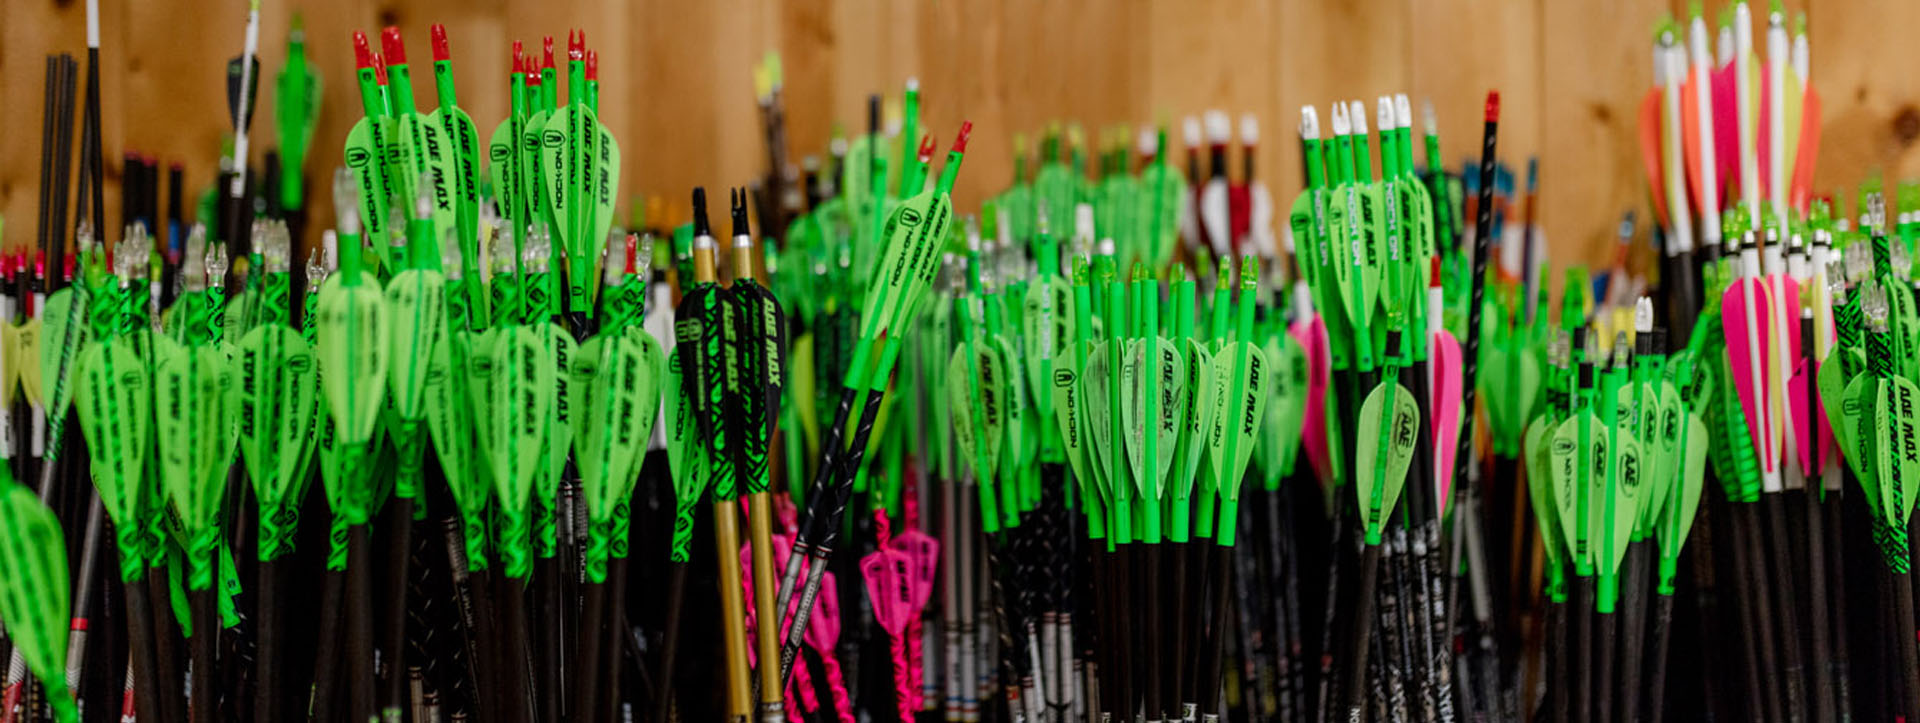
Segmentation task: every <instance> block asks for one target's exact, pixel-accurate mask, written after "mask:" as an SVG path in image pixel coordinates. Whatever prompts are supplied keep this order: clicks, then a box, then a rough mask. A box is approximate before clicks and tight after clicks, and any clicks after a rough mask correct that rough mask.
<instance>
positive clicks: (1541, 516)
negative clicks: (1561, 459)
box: [1522, 417, 1567, 565]
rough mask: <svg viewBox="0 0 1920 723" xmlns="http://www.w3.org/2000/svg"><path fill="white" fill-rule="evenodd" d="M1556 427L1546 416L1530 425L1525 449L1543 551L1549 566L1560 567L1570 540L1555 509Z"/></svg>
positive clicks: (1530, 494) (1531, 500)
mask: <svg viewBox="0 0 1920 723" xmlns="http://www.w3.org/2000/svg"><path fill="white" fill-rule="evenodd" d="M1554 430H1555V425H1554V423H1553V422H1551V421H1549V420H1548V419H1547V418H1546V417H1540V418H1537V419H1535V420H1534V421H1533V424H1530V425H1527V432H1526V435H1525V437H1524V441H1523V443H1522V444H1523V447H1524V449H1525V450H1526V453H1525V454H1526V464H1527V502H1528V503H1529V504H1530V505H1531V506H1532V508H1533V517H1534V519H1536V520H1538V521H1539V522H1540V537H1541V549H1543V550H1545V551H1546V553H1547V561H1548V563H1549V564H1553V565H1558V564H1561V562H1563V561H1564V560H1565V556H1566V554H1567V552H1566V551H1567V547H1566V545H1567V538H1566V535H1565V534H1564V533H1563V532H1562V531H1561V529H1560V524H1559V520H1560V517H1559V510H1558V508H1557V507H1555V500H1554V494H1555V490H1556V489H1557V487H1556V485H1555V484H1554V480H1553V473H1552V471H1551V470H1552V469H1553V460H1552V457H1551V455H1550V454H1549V453H1548V449H1547V448H1548V447H1549V446H1550V445H1551V444H1552V442H1553V438H1554Z"/></svg>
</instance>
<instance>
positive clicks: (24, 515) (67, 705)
mask: <svg viewBox="0 0 1920 723" xmlns="http://www.w3.org/2000/svg"><path fill="white" fill-rule="evenodd" d="M0 478H4V479H3V480H0V488H4V490H5V491H4V492H3V493H0V622H4V623H6V626H7V633H8V635H9V636H11V637H12V638H13V644H14V651H15V652H16V653H17V654H19V655H20V657H21V659H23V660H25V662H26V664H27V669H28V670H31V671H33V675H34V677H36V678H39V679H40V682H41V683H42V684H43V685H45V686H46V689H47V690H48V691H49V697H50V698H51V701H50V702H51V703H52V705H53V708H54V712H55V717H56V719H57V720H58V721H59V723H75V722H77V721H78V720H79V713H78V711H77V710H76V709H75V707H74V702H73V691H72V690H70V689H68V688H67V682H66V681H67V679H66V674H67V628H68V622H69V620H70V616H71V615H72V605H71V604H70V599H69V594H68V590H69V588H70V585H71V583H70V581H69V579H68V576H67V545H66V538H65V536H64V535H63V534H62V533H61V531H60V521H59V519H57V518H55V517H54V514H53V510H50V509H47V507H46V505H43V504H40V500H39V498H37V497H35V496H34V494H33V492H32V491H31V490H29V489H27V488H26V487H24V486H20V485H16V484H14V483H13V480H12V475H8V474H4V473H0Z"/></svg>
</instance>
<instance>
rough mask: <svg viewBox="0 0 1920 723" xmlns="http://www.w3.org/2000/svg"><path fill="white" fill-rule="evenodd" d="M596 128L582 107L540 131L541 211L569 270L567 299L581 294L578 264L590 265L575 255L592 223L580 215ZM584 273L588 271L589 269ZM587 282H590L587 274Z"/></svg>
mask: <svg viewBox="0 0 1920 723" xmlns="http://www.w3.org/2000/svg"><path fill="white" fill-rule="evenodd" d="M595 123H596V121H595V119H594V116H593V111H592V110H589V109H588V108H587V107H586V105H585V104H569V105H567V106H564V107H561V108H558V109H556V110H554V111H553V112H552V113H551V114H549V115H547V117H546V122H545V124H544V126H543V127H542V128H541V131H540V171H541V174H542V181H543V182H544V183H545V184H546V189H545V190H546V198H545V199H544V200H545V201H546V204H547V206H546V210H547V213H548V214H549V218H552V219H553V223H554V225H553V234H554V238H555V239H556V240H557V241H559V243H560V245H561V247H562V248H564V249H565V250H566V256H567V258H568V259H569V261H570V262H572V263H571V266H572V267H573V268H572V269H570V271H571V272H572V273H569V274H568V277H569V282H568V283H569V289H568V296H569V297H580V298H584V297H581V296H580V295H582V294H585V293H586V288H585V286H584V282H585V281H586V279H585V278H584V277H583V276H582V275H581V274H580V273H579V270H580V264H579V261H581V260H584V261H586V263H588V264H591V263H592V258H593V256H592V254H586V255H584V258H581V257H582V255H581V254H580V253H579V252H580V249H581V247H582V246H583V244H585V243H586V242H587V240H586V239H584V238H583V237H584V236H586V235H587V230H586V228H585V225H584V224H585V223H586V222H587V221H588V220H589V219H591V218H592V216H591V215H590V214H587V213H583V211H584V210H586V209H587V206H588V205H589V202H588V199H589V198H590V196H588V195H587V191H589V190H590V189H589V183H590V182H591V179H592V168H593V155H592V145H593V143H594V142H595V141H597V140H599V134H598V133H595V132H593V131H592V130H591V129H592V128H593V127H594V124H595ZM589 268H591V267H590V266H589ZM587 276H591V274H588V275H587Z"/></svg>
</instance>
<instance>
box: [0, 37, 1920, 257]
mask: <svg viewBox="0 0 1920 723" xmlns="http://www.w3.org/2000/svg"><path fill="white" fill-rule="evenodd" d="M1680 5H1681V4H1680V3H1679V2H1678V0H1616V1H1614V2H1606V3H1584V2H1566V1H1563V0H1253V1H1248V0H702V1H700V2H679V1H671V0H633V1H631V2H624V1H621V0H542V1H540V2H534V1H532V0H326V1H325V2H322V1H321V0H266V2H264V3H263V11H262V13H263V20H262V30H261V46H262V55H263V62H264V64H265V65H264V67H265V68H266V72H267V74H268V76H267V78H265V79H263V82H262V83H261V84H260V87H261V89H262V90H263V91H264V92H265V93H266V96H267V97H265V98H263V99H262V103H261V108H262V109H263V110H262V111H261V112H260V114H259V115H258V116H257V118H256V121H255V123H254V131H255V134H256V138H258V137H259V136H260V134H266V135H268V136H269V138H268V139H265V140H262V141H260V142H257V143H256V145H255V148H261V149H263V148H268V147H271V146H272V145H274V143H273V141H272V140H271V138H270V136H271V133H272V131H273V127H274V126H273V123H272V118H271V115H270V113H271V108H272V107H273V99H272V93H273V90H272V88H273V84H272V82H271V77H272V74H273V73H275V72H277V71H278V69H279V67H280V64H281V58H282V57H284V52H285V38H286V34H287V29H288V27H289V22H290V19H291V17H292V15H293V14H294V13H295V12H299V13H301V14H302V15H303V16H304V19H305V25H306V29H307V33H308V38H309V43H308V44H309V55H310V57H312V58H313V60H314V62H315V63H317V64H318V66H319V67H320V69H321V72H322V74H323V75H324V76H325V80H326V93H325V98H324V100H323V108H324V112H323V117H322V119H321V122H320V126H319V130H318V134H317V137H316V139H315V143H314V145H315V150H314V152H313V154H312V157H311V158H310V160H309V164H308V170H309V178H310V179H312V182H313V183H315V184H316V185H315V188H316V190H321V191H324V189H325V188H326V186H325V185H324V180H325V178H326V175H325V174H326V173H327V172H328V171H327V169H330V168H332V167H333V166H334V165H335V164H336V163H337V162H338V158H339V143H340V141H341V139H342V138H343V137H344V135H345V132H346V130H347V128H348V127H349V126H350V125H351V123H352V122H353V120H354V119H355V118H356V117H358V115H359V111H358V102H357V98H356V96H355V93H354V90H353V82H352V81H353V76H352V51H351V47H350V44H349V42H348V36H349V33H350V32H351V31H352V30H353V29H356V28H361V29H366V30H368V31H375V30H377V29H378V28H379V27H381V26H382V25H386V24H398V25H400V26H401V27H403V28H404V29H405V31H406V34H407V40H408V43H409V46H410V54H411V55H412V57H413V59H414V60H415V63H416V65H424V64H425V62H426V61H427V60H428V58H429V52H428V48H427V43H426V30H427V25H428V24H429V23H431V22H436V21H438V22H444V23H446V24H447V26H448V28H449V31H450V34H451V36H452V40H453V46H454V53H455V59H456V61H457V63H456V68H457V71H456V76H457V80H458V82H459V86H460V91H461V101H462V104H463V105H464V106H465V107H466V108H467V109H468V110H469V112H470V113H471V114H472V115H473V117H474V119H475V120H476V122H477V123H478V124H479V125H480V126H481V128H482V133H483V136H484V134H485V133H487V132H489V131H490V129H491V128H492V126H493V124H494V123H495V122H497V120H498V119H499V118H501V117H502V116H503V114H504V113H505V110H506V84H505V83H504V80H503V79H504V76H505V73H506V70H507V68H508V54H507V52H508V51H507V48H508V44H509V43H510V42H511V40H513V39H524V40H526V41H527V42H528V46H529V47H530V48H532V47H537V45H538V40H539V35H540V34H542V33H550V34H553V35H556V36H561V37H563V38H564V34H565V32H566V30H567V29H568V28H569V27H584V28H586V29H587V33H588V40H589V41H590V44H591V45H592V46H593V47H595V48H596V49H598V51H599V52H600V54H601V66H602V75H603V77H604V78H605V82H604V83H603V90H602V114H601V116H602V119H603V120H604V121H605V122H606V123H607V124H608V126H609V127H610V128H612V129H613V130H614V132H615V133H616V134H617V136H618V137H619V138H620V139H621V141H622V146H623V150H624V161H625V165H626V168H625V169H624V173H623V182H622V190H623V192H624V195H627V196H629V197H633V196H639V195H643V194H661V195H665V196H667V197H669V198H671V199H674V200H678V199H681V198H684V196H685V194H686V192H687V190H688V188H689V187H690V186H692V185H695V184H706V185H710V186H720V185H726V184H740V183H744V182H745V181H746V180H747V179H749V178H750V177H752V176H753V175H755V174H758V173H760V172H762V168H763V166H764V164H765V161H764V158H765V151H764V149H763V146H762V143H761V140H760V133H759V121H758V114H757V112H756V109H755V104H754V100H753V94H752V89H753V86H752V75H751V70H752V65H753V63H754V62H755V61H756V60H757V59H758V58H759V57H760V55H761V53H763V52H764V51H766V50H767V49H777V50H779V51H780V53H781V54H782V57H783V58H784V60H785V67H786V80H787V85H786V98H787V112H788V118H789V124H790V126H789V129H790V133H791V140H792V148H793V149H794V154H795V157H796V158H798V156H800V155H803V154H807V153H818V152H820V151H822V150H823V148H824V145H825V141H826V139H827V137H828V135H829V133H830V132H831V129H832V128H833V126H834V124H835V123H836V122H844V123H846V124H847V125H848V126H849V127H853V128H858V127H860V126H862V125H863V124H864V123H865V120H864V114H865V110H864V109H865V99H866V96H867V94H868V93H870V92H874V91H876V90H885V91H888V92H890V93H894V94H897V93H898V90H899V88H900V87H901V85H902V83H904V82H905V80H906V79H907V78H909V77H917V78H919V80H920V83H921V87H922V88H923V89H924V99H925V100H924V114H925V115H924V117H925V121H926V124H927V126H928V127H930V128H931V129H932V130H933V131H934V132H935V133H936V134H937V135H938V136H939V137H940V139H941V141H940V142H941V144H942V146H943V147H944V146H945V145H946V144H947V143H948V142H950V138H951V134H952V133H953V131H954V130H955V129H956V128H957V126H958V125H959V121H960V120H961V119H962V118H963V117H964V118H968V119H971V120H972V121H973V122H974V126H975V133H974V137H973V138H974V139H973V145H972V152H971V153H970V154H969V156H968V162H967V168H966V171H965V173H963V174H962V177H961V183H960V190H959V199H958V200H959V202H960V204H961V206H962V208H967V207H970V206H972V205H973V204H975V203H977V202H978V201H979V200H980V199H981V198H983V197H984V196H985V195H987V194H989V193H991V192H993V191H994V190H996V189H998V188H1000V187H1002V186H1004V184H1005V183H1006V182H1007V179H1008V176H1009V174H1010V173H1011V161H1010V154H1011V139H1012V136H1013V134H1014V133H1015V132H1028V133H1032V132H1034V131H1036V130H1038V129H1040V128H1043V127H1044V126H1045V124H1046V123H1047V122H1049V121H1052V120H1057V119H1073V120H1078V121H1080V122H1081V123H1082V124H1083V125H1085V126H1086V127H1087V128H1088V129H1090V130H1098V129H1101V128H1104V127H1107V126H1109V125H1111V124H1116V123H1140V122H1150V121H1157V120H1173V121H1175V122H1176V123H1177V121H1178V119H1179V118H1181V117H1183V116H1185V115H1188V114H1192V113H1196V112H1199V111H1201V110H1204V109H1207V108H1222V109H1226V110H1229V111H1231V112H1233V113H1234V114H1235V115H1236V116H1237V115H1238V114H1240V113H1243V112H1245V113H1253V114H1256V115H1257V116H1258V117H1259V119H1260V120H1261V122H1262V127H1263V136H1262V137H1263V140H1264V141H1265V142H1264V143H1262V145H1261V148H1260V154H1259V164H1260V167H1261V168H1262V169H1264V170H1263V171H1262V173H1263V175H1265V177H1266V178H1267V179H1268V183H1269V184H1270V187H1271V188H1273V190H1274V192H1275V193H1276V198H1277V200H1278V201H1279V202H1280V203H1282V204H1283V205H1284V204H1285V203H1286V202H1287V201H1288V199H1290V198H1291V197H1292V196H1293V194H1294V193H1295V191H1296V190H1297V188H1298V186H1299V179H1298V175H1299V174H1298V171H1297V170H1296V169H1298V168H1299V157H1298V149H1297V145H1296V144H1295V143H1294V142H1293V130H1294V128H1295V126H1296V123H1297V119H1298V117H1299V115H1298V114H1299V106H1300V105H1301V104H1303V103H1313V104H1316V105H1318V106H1319V107H1320V109H1321V113H1322V117H1323V119H1324V118H1325V117H1326V114H1327V113H1328V103H1330V102H1332V101H1334V100H1336V99H1362V100H1365V101H1367V103H1368V106H1369V107H1371V106H1372V99H1373V98H1375V97H1377V96H1378V95H1379V94H1381V93H1391V92H1397V91H1405V92H1408V93H1410V94H1411V95H1412V96H1413V97H1414V99H1415V102H1416V103H1419V102H1421V101H1422V100H1430V101H1431V102H1432V103H1433V104H1434V107H1435V109H1436V111H1437V113H1438V117H1439V123H1440V127H1441V132H1442V138H1443V140H1444V141H1445V145H1446V147H1447V152H1446V161H1447V163H1448V164H1450V165H1452V164H1457V163H1458V162H1459V161H1460V160H1462V159H1463V158H1465V157H1466V156H1467V155H1468V154H1470V153H1476V152H1477V145H1478V144H1477V139H1478V137H1479V132H1480V123H1479V118H1480V114H1481V100H1482V97H1483V95H1484V93H1485V92H1486V90H1487V89H1489V88H1493V87H1498V88H1499V89H1500V90H1501V92H1502V97H1503V116H1504V122H1503V123H1502V126H1501V131H1502V133H1501V139H1500V150H1501V153H1502V155H1503V156H1504V157H1505V158H1506V159H1508V161H1509V162H1510V163H1512V164H1513V165H1514V166H1515V167H1516V168H1524V164H1525V159H1526V157H1527V156H1529V155H1534V154H1538V155H1539V156H1540V159H1541V177H1542V181H1541V193H1542V206H1541V210H1540V216H1541V219H1542V223H1543V224H1544V225H1545V228H1546V233H1547V237H1548V239H1549V241H1550V243H1551V244H1552V246H1553V251H1552V253H1553V256H1554V258H1555V260H1556V261H1557V262H1567V261H1570V260H1574V259H1578V260H1582V261H1585V262H1588V263H1594V262H1598V261H1600V260H1601V259H1604V258H1605V256H1606V253H1607V250H1608V245H1609V244H1610V243H1611V237H1612V234H1613V230H1614V224H1615V222H1616V220H1617V219H1618V218H1619V215H1620V214H1621V213H1622V212H1624V211H1626V210H1628V209H1633V208H1640V207H1643V206H1644V204H1645V201H1644V199H1645V190H1644V186H1645V184H1644V182H1643V181H1642V180H1641V176H1640V171H1639V165H1638V161H1637V159H1636V156H1635V155H1634V154H1635V153H1636V150H1635V146H1634V138H1635V129H1634V123H1635V120H1634V118H1635V111H1636V108H1637V104H1638V102H1639V99H1640V96H1641V94H1643V93H1644V92H1645V91H1646V89H1647V87H1648V83H1649V79H1650V77H1651V72H1650V70H1649V68H1648V54H1649V43H1650V37H1651V28H1652V27H1653V24H1654V22H1655V21H1656V20H1657V19H1658V17H1659V16H1660V14H1662V13H1664V12H1670V11H1675V10H1679V9H1682V8H1680ZM1788 5H1789V10H1791V11H1799V10H1806V11H1807V12H1808V14H1809V16H1810V28H1811V32H1812V38H1811V42H1812V46H1813V55H1814V62H1813V67H1814V76H1815V83H1816V85H1817V86H1818V87H1820V88H1821V89H1822V91H1823V94H1824V97H1825V100H1826V123H1827V125H1826V133H1825V136H1824V148H1823V149H1822V163H1821V166H1820V173H1819V176H1818V179H1819V183H1820V184H1821V187H1822V189H1826V190H1830V189H1834V188H1839V187H1848V186H1851V185H1852V184H1855V183H1857V182H1858V181H1859V180H1860V179H1862V178H1863V177H1865V176H1866V175H1868V174H1869V173H1871V172H1874V171H1884V172H1885V173H1887V174H1888V175H1889V176H1893V177H1901V176H1912V175H1915V174H1920V150H1916V149H1915V148H1914V147H1913V145H1914V140H1915V139H1916V138H1920V110H1917V109H1916V105H1920V77H1915V76H1913V75H1912V74H1903V73H1900V72H1897V71H1896V70H1895V69H1896V68H1899V67H1902V65H1903V63H1904V62H1906V61H1908V60H1910V57H1909V56H1908V52H1909V51H1908V46H1906V45H1904V44H1902V43H1898V42H1885V41H1887V40H1892V39H1893V38H1891V37H1889V35H1888V31H1885V30H1882V29H1883V28H1884V29H1890V28H1901V27H1913V26H1915V25H1916V24H1920V3H1914V2H1911V0H1798V1H1797V2H1789V3H1788ZM245 7H246V3H245V1H244V0H194V1H192V2H187V1H186V0H102V16H103V32H102V35H103V46H104V50H103V59H104V72H103V75H102V90H103V92H104V98H105V101H104V106H103V108H104V119H105V138H106V145H105V147H106V148H107V151H108V154H109V156H108V175H109V179H108V182H109V184H110V185H109V186H108V194H107V196H108V199H109V218H110V219H117V217H118V208H117V205H118V204H117V202H116V201H115V200H114V199H115V197H116V195H117V190H118V184H117V178H118V170H117V167H118V165H119V160H118V159H119V155H120V153H121V152H123V151H125V150H133V151H139V152H141V153H144V154H147V155H149V156H153V157H157V158H159V159H162V160H164V161H168V162H179V163H182V164H184V165H185V167H186V169H187V174H188V180H189V183H190V184H191V185H193V186H195V187H196V188H198V187H201V186H204V184H206V183H208V182H209V181H210V180H211V179H212V176H213V173H214V170H215V168H216V162H215V159H216V157H217V154H218V152H219V148H220V142H221V139H222V137H223V135H224V134H225V133H226V132H227V130H228V129H227V128H226V127H225V120H224V115H223V114H222V110H221V108H222V106H221V103H222V100H221V97H222V93H223V92H224V91H223V85H222V84H223V80H222V76H221V73H222V67H223V66H222V63H223V62H224V60H225V59H226V58H227V57H229V56H231V55H233V54H234V53H236V52H237V49H238V48H239V46H240V41H241V35H242V26H243V22H244V17H245V15H244V14H245ZM84 14H85V13H84V9H83V3H82V2H79V1H78V0H0V18H4V19H5V21H4V28H0V98H4V99H5V103H3V104H0V124H4V126H0V127H4V128H5V129H6V132H5V133H4V134H3V136H0V137H3V138H4V140H0V214H4V216H5V217H6V218H9V219H12V220H13V223H12V224H11V225H10V226H9V227H8V231H9V232H10V233H8V234H7V236H6V240H5V243H7V244H21V243H29V242H30V240H31V239H32V238H33V232H34V219H35V209H36V206H35V203H36V198H37V184H38V168H39V155H40V151H39V148H38V143H37V141H38V138H39V129H40V124H41V111H42V103H41V97H42V95H41V88H42V82H41V81H42V73H43V67H44V66H43V62H44V61H43V58H44V56H45V55H46V54H47V53H48V52H55V51H61V50H66V51H71V52H75V53H76V54H79V55H81V56H82V57H84V43H85V31H84V25H85V22H84ZM562 43H564V40H562ZM563 51H564V47H563ZM428 77H430V76H428V75H426V74H425V73H419V74H416V80H417V82H416V87H417V88H418V89H419V90H418V92H419V94H420V95H421V98H422V103H423V104H424V103H430V102H431V100H430V99H431V93H430V91H429V90H428V86H429V85H430V83H429V82H428V81H427V80H426V78H428ZM1372 124H1373V123H1372V119H1371V118H1369V125H1372ZM76 146H77V143H76ZM256 158H257V156H256ZM315 202H316V204H317V205H316V208H315V212H316V214H318V215H319V216H320V217H323V218H324V217H325V215H326V214H329V213H330V208H331V202H330V200H329V199H328V198H326V194H325V193H324V192H321V193H317V194H315ZM1283 207H1284V206H1283ZM1641 215H1642V217H1643V218H1644V217H1645V213H1644V211H1643V212H1642V214H1641ZM317 225H318V224H316V226H317Z"/></svg>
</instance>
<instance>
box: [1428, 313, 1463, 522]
mask: <svg viewBox="0 0 1920 723" xmlns="http://www.w3.org/2000/svg"><path fill="white" fill-rule="evenodd" d="M1430 337H1431V339H1432V341H1431V342H1430V346H1431V347H1432V348H1433V362H1432V363H1431V364H1429V365H1428V366H1427V368H1428V370H1429V371H1430V372H1431V373H1432V375H1433V379H1432V380H1431V383H1429V384H1428V385H1427V386H1428V389H1430V390H1432V392H1433V399H1432V400H1431V401H1430V403H1429V406H1428V408H1429V409H1432V410H1434V425H1433V449H1434V452H1435V454H1434V455H1433V463H1434V477H1433V478H1434V479H1435V480H1437V481H1438V482H1439V484H1440V490H1439V492H1440V497H1439V499H1442V500H1445V499H1451V498H1452V492H1453V462H1454V459H1453V458H1454V455H1455V453H1456V452H1458V451H1459V442H1460V385H1461V381H1460V341H1459V340H1457V339H1455V338H1453V333H1452V332H1449V331H1447V330H1445V329H1441V330H1439V331H1436V332H1433V333H1432V334H1431V335H1430Z"/></svg>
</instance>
